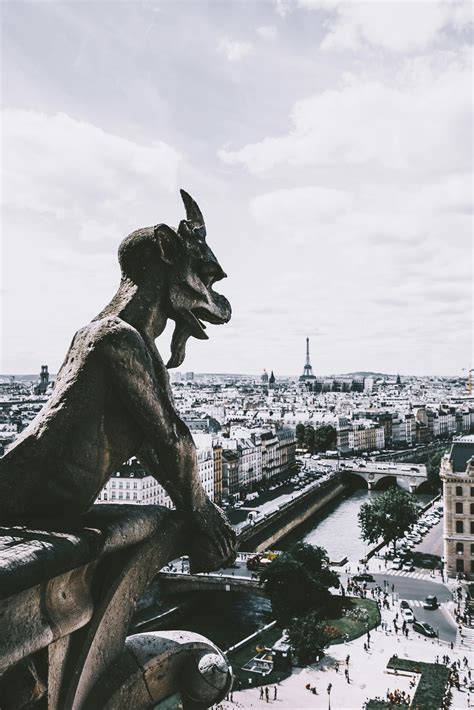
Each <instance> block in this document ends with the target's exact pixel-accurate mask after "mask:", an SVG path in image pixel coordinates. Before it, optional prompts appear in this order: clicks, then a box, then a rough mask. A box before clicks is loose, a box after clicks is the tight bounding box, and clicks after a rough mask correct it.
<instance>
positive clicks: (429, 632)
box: [413, 621, 437, 638]
mask: <svg viewBox="0 0 474 710" xmlns="http://www.w3.org/2000/svg"><path fill="white" fill-rule="evenodd" d="M413 630H414V631H418V633H419V634H423V635H424V636H429V637H430V638H433V637H436V636H437V633H436V631H435V630H434V628H433V627H432V626H430V625H429V624H427V623H426V621H414V622H413Z"/></svg>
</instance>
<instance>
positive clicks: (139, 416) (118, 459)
mask: <svg viewBox="0 0 474 710" xmlns="http://www.w3.org/2000/svg"><path fill="white" fill-rule="evenodd" d="M181 197H182V199H183V202H184V206H185V208H186V217H187V219H186V220H182V221H181V222H180V224H179V227H178V229H177V230H174V229H172V228H170V227H168V226H167V225H166V224H158V225H156V226H154V227H146V228H144V229H138V230H137V231H135V232H132V234H130V235H129V236H128V237H126V238H125V239H124V240H123V242H122V243H121V245H120V247H119V253H118V256H119V262H120V267H121V271H122V276H121V281H120V285H119V288H118V291H117V293H116V294H115V296H114V297H113V298H112V300H111V301H110V303H109V304H108V305H107V306H106V307H105V308H104V309H103V310H102V311H101V313H99V315H98V316H97V317H96V318H94V319H93V320H92V321H91V323H89V325H87V326H85V327H84V328H81V329H80V330H79V331H78V332H77V333H76V335H75V336H74V338H73V341H72V343H71V346H70V348H69V351H68V353H67V355H66V358H65V360H64V363H63V365H62V367H61V369H60V371H59V373H58V376H57V380H56V384H55V387H54V390H53V393H52V395H51V397H50V399H49V401H48V402H47V404H46V405H45V406H44V408H43V409H42V410H41V412H40V413H39V414H38V416H37V417H36V418H35V419H34V420H33V421H32V423H31V424H30V425H29V426H28V427H27V428H26V429H25V430H24V431H23V432H22V434H21V435H20V437H19V438H18V439H17V440H16V441H15V443H14V444H13V445H12V447H11V448H10V449H9V450H8V451H7V453H6V454H5V456H4V457H3V458H1V459H0V523H3V524H5V523H9V524H11V523H17V524H18V523H21V522H22V521H23V520H25V521H26V520H31V519H32V518H45V517H49V518H51V517H55V518H67V519H69V520H71V519H72V518H73V517H74V516H79V515H80V514H82V513H84V512H85V511H87V509H88V508H89V507H90V506H91V505H92V504H93V503H94V501H95V499H96V497H97V495H98V493H99V492H100V490H101V489H102V487H103V485H104V484H105V483H106V481H107V480H108V478H109V477H110V476H111V474H112V473H113V472H114V471H116V470H117V469H118V468H119V466H120V465H121V464H122V463H123V462H124V461H125V460H127V459H129V458H130V457H131V456H136V457H137V458H138V459H139V461H140V462H141V463H142V465H143V466H144V467H145V468H146V470H147V471H148V472H149V473H150V474H151V475H153V476H154V477H155V478H156V479H157V480H158V481H159V483H160V484H161V485H163V487H164V488H165V489H166V490H167V492H168V493H169V495H170V496H171V498H172V500H173V502H174V504H175V506H176V508H177V510H179V511H182V512H183V513H184V514H185V515H186V516H187V517H188V519H189V521H190V523H191V529H192V531H193V535H192V542H191V549H190V550H189V555H190V560H191V567H192V569H193V570H194V571H209V570H212V569H216V568H218V567H220V566H223V565H226V564H230V563H232V562H233V560H234V558H235V547H236V538H235V534H234V531H233V529H232V528H231V526H230V525H229V524H228V522H227V520H226V518H225V516H224V514H223V513H222V512H221V510H220V509H219V508H218V507H217V506H215V505H214V503H212V502H211V500H210V499H209V498H208V496H207V495H206V493H205V492H204V489H203V487H202V485H201V482H200V480H199V476H198V465H197V457H196V449H195V445H194V442H193V439H192V436H191V434H190V432H189V430H188V428H187V426H186V425H185V424H184V422H182V421H181V419H180V418H179V415H178V413H177V411H176V409H175V407H174V403H173V396H172V393H171V387H170V383H169V377H168V372H167V369H166V367H165V365H164V362H163V360H162V358H161V356H160V353H159V352H158V350H157V348H156V346H155V339H156V338H157V337H158V336H159V335H160V334H161V333H162V332H163V330H164V329H165V326H166V323H167V321H168V319H169V318H171V319H173V320H174V321H175V323H176V326H175V330H174V333H173V337H172V341H171V358H170V360H169V362H168V365H167V367H168V368H170V367H179V365H181V363H182V362H183V360H184V356H185V347H186V342H187V340H188V338H189V337H190V336H194V337H195V338H200V339H207V337H208V336H207V335H206V333H205V327H206V326H205V324H204V321H207V322H208V323H214V324H222V323H227V321H228V320H229V319H230V316H231V307H230V304H229V302H228V301H227V299H226V298H224V296H222V295H220V294H218V293H217V292H216V291H214V289H213V285H214V283H215V282H216V281H219V280H220V279H223V278H224V277H225V276H226V274H225V273H224V271H223V270H222V268H221V266H220V264H219V262H218V261H217V259H216V257H215V256H214V254H213V252H212V251H211V249H210V248H209V246H208V245H207V243H206V227H205V224H204V219H203V216H202V214H201V211H200V209H199V207H198V205H197V204H196V202H195V201H194V200H193V199H192V198H191V197H190V195H188V194H187V193H186V192H184V190H181Z"/></svg>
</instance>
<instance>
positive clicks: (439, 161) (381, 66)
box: [0, 0, 473, 375]
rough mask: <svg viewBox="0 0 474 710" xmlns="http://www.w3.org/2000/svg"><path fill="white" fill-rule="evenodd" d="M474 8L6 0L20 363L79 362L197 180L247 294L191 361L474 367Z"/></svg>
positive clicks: (243, 367)
mask: <svg viewBox="0 0 474 710" xmlns="http://www.w3.org/2000/svg"><path fill="white" fill-rule="evenodd" d="M472 8H473V5H472V4H471V3H470V2H457V0H450V1H449V2H418V3H417V2H413V1H412V0H410V1H409V2H394V3H392V2H381V1H380V0H379V1H378V2H367V3H363V2H361V3H359V2H338V1H337V0H333V1H332V2H319V1H314V0H293V1H289V2H285V1H280V2H279V1H275V0H261V1H258V0H257V1H254V2H251V1H249V0H245V1H244V0H242V2H237V1H235V0H226V1H225V2H224V1H223V0H222V1H220V2H219V1H217V0H215V1H214V2H207V1H205V0H194V2H189V1H188V0H182V1H174V2H172V1H171V0H169V1H168V2H114V1H107V0H103V1H102V2H98V1H97V0H95V1H94V2H80V1H77V2H58V1H56V2H54V1H52V2H49V1H46V0H44V1H41V0H40V1H37V2H31V3H30V2H20V1H15V2H5V0H4V2H2V4H1V12H2V18H1V19H2V26H3V38H2V39H3V42H2V45H3V49H2V54H1V59H2V84H1V90H2V103H3V107H4V109H3V112H2V148H3V157H2V168H3V184H2V198H3V209H2V213H3V219H2V231H3V239H2V242H3V264H4V270H3V284H2V295H3V301H4V308H3V323H2V326H1V335H2V351H3V352H2V361H1V365H0V372H3V373H15V372H16V373H21V372H36V371H39V367H40V365H41V364H44V363H48V365H49V368H50V371H52V372H55V371H56V370H57V369H58V367H59V366H60V364H61V362H62V360H63V357H64V354H65V352H66V349H67V347H68V345H69V343H70V341H71V338H72V336H73V334H74V332H75V331H76V330H77V329H78V328H79V327H80V326H82V325H84V324H85V323H87V322H88V321H89V320H90V319H91V318H92V317H93V316H95V315H96V314H97V313H98V312H99V311H100V310H101V309H102V307H103V306H104V305H105V304H106V303H107V301H108V300H109V299H110V297H111V296H112V295H113V293H114V291H115V289H116V287H117V284H118V280H119V268H118V263H117V259H116V251H117V247H118V245H119V243H120V241H121V239H122V238H123V237H124V236H125V235H127V234H128V233H129V232H131V231H133V230H134V229H136V228H138V227H143V226H148V225H152V224H157V223H159V222H167V223H168V224H170V225H174V226H176V225H177V224H178V222H179V220H180V219H182V218H183V216H184V215H183V207H182V204H181V201H180V197H179V192H178V190H179V188H180V187H183V188H185V189H186V190H188V191H189V192H190V193H191V194H192V195H193V196H194V197H195V199H196V200H197V202H198V203H199V204H200V206H201V209H202V211H203V213H204V217H205V219H206V224H207V228H208V242H209V244H210V245H211V247H212V249H213V250H214V252H215V253H216V255H217V257H218V258H219V260H220V262H221V264H222V266H223V268H224V270H225V271H226V272H227V273H228V275H229V278H228V279H227V280H226V281H223V282H221V283H220V284H219V289H218V290H220V291H221V292H223V293H225V295H226V296H227V297H228V298H229V300H230V301H231V303H232V307H233V314H234V315H233V318H232V320H231V322H230V323H229V324H228V325H226V326H220V327H217V326H209V328H208V331H207V332H208V334H209V335H210V340H209V341H207V342H203V341H197V340H193V339H191V340H190V341H189V345H188V355H187V358H186V360H185V363H184V365H183V367H182V369H183V370H195V371H197V372H203V371H204V372H243V373H246V372H247V373H248V372H253V373H258V372H261V371H262V369H263V368H264V367H265V368H267V369H268V370H270V369H273V370H274V371H275V374H277V375H280V374H300V372H301V371H302V368H303V364H304V350H305V337H306V336H307V335H308V336H310V338H311V349H312V363H313V369H314V371H315V373H316V374H318V373H321V374H323V373H324V374H326V373H331V372H348V371H355V370H375V371H382V372H394V373H396V372H400V373H402V374H410V373H412V374H451V373H454V374H461V371H462V368H467V367H470V366H471V357H472V355H471V344H470V332H471V327H472V301H471V283H472V280H471V276H472V263H471V237H472V216H471V211H472V208H471V200H472V191H473V189H472V188H473V184H472V167H473V166H472V135H471V116H470V112H471V109H472V88H471V80H472V58H471V49H470V44H471V40H472ZM158 347H159V349H160V350H162V351H163V355H164V357H165V358H166V356H167V349H168V343H167V338H166V337H164V341H163V344H162V346H161V348H160V340H159V341H158Z"/></svg>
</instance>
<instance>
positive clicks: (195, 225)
mask: <svg viewBox="0 0 474 710" xmlns="http://www.w3.org/2000/svg"><path fill="white" fill-rule="evenodd" d="M179 192H180V194H181V198H182V200H183V203H184V208H185V210H186V217H187V221H188V223H189V224H188V227H189V228H190V231H191V233H192V232H196V233H197V234H198V235H199V236H200V237H202V238H204V237H205V236H206V225H205V224H204V217H203V216H202V212H201V210H200V209H199V207H198V204H197V202H196V201H195V200H193V198H192V197H191V195H188V193H187V192H186V191H185V190H180V191H179ZM180 227H181V225H180ZM178 231H179V230H178Z"/></svg>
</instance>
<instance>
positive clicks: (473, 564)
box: [471, 560, 474, 572]
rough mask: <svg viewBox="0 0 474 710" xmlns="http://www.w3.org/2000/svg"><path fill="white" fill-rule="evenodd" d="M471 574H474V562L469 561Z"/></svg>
mask: <svg viewBox="0 0 474 710" xmlns="http://www.w3.org/2000/svg"><path fill="white" fill-rule="evenodd" d="M471 572H474V560H471Z"/></svg>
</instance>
